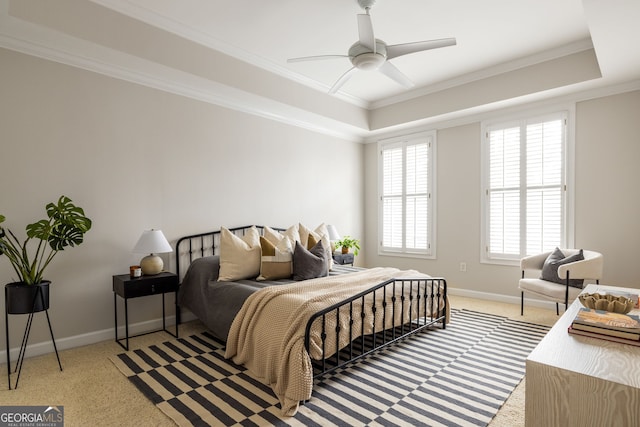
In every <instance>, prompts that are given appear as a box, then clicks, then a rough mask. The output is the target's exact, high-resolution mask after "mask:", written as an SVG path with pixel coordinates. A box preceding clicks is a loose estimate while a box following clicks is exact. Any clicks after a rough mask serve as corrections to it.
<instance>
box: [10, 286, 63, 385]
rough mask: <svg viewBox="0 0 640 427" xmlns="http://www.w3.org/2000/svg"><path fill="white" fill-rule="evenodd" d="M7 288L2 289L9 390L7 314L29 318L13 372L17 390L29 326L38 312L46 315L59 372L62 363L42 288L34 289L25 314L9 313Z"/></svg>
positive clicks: (29, 330)
mask: <svg viewBox="0 0 640 427" xmlns="http://www.w3.org/2000/svg"><path fill="white" fill-rule="evenodd" d="M8 286H10V285H6V286H5V288H4V301H5V304H4V306H5V311H4V316H5V322H4V324H5V328H6V331H5V332H6V337H7V381H8V383H9V390H11V356H10V353H11V351H10V349H11V347H10V346H9V314H28V315H29V317H28V319H27V326H26V327H25V329H24V335H23V336H22V345H21V346H20V353H19V354H18V361H17V363H16V368H15V370H14V372H17V373H18V377H17V378H16V384H15V386H14V388H18V381H20V373H21V372H22V363H23V362H24V356H25V353H26V350H27V343H28V342H29V334H30V333H31V325H32V324H33V315H34V314H35V313H38V312H40V311H44V312H45V314H46V315H47V324H48V325H49V333H50V334H51V341H53V349H54V350H55V352H56V358H57V359H58V366H59V367H60V371H62V363H60V356H59V355H58V347H56V340H55V338H54V337H53V329H52V328H51V320H50V319H49V309H48V303H47V304H45V299H44V294H43V291H42V288H41V287H40V286H37V287H36V292H35V295H34V296H33V302H32V304H31V311H30V312H26V313H21V312H17V313H9V303H8V298H9V295H8V294H9V292H8ZM38 298H40V301H38ZM38 302H40V303H41V305H39V306H38Z"/></svg>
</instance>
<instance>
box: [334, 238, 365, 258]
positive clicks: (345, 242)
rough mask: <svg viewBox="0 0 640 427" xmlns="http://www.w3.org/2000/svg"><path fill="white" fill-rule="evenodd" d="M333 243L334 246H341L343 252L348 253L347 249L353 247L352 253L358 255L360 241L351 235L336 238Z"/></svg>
mask: <svg viewBox="0 0 640 427" xmlns="http://www.w3.org/2000/svg"><path fill="white" fill-rule="evenodd" d="M335 245H336V248H340V247H341V248H342V253H343V254H348V253H349V249H351V248H353V254H354V255H356V256H357V255H358V251H360V241H359V240H358V239H354V238H353V237H351V236H344V237H343V238H342V239H340V240H338V241H337V242H336V243H335Z"/></svg>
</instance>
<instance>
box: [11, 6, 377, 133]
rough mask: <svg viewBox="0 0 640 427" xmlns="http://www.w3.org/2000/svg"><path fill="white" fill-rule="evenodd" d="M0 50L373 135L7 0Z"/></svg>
mask: <svg viewBox="0 0 640 427" xmlns="http://www.w3.org/2000/svg"><path fill="white" fill-rule="evenodd" d="M0 47H2V48H6V49H9V50H13V51H16V52H20V53H24V54H27V55H31V56H35V57H39V58H43V59H46V60H50V61H54V62H58V63H61V64H65V65H70V66H72V67H76V68H80V69H84V70H87V71H91V72H95V73H99V74H103V75H106V76H109V77H114V78H117V79H120V80H124V81H128V82H132V83H136V84H140V85H143V86H147V87H151V88H154V89H158V90H162V91H165V92H170V93H174V94H176V95H181V96H185V97H188V98H192V99H197V100H200V101H204V102H207V103H210V104H214V105H218V106H221V107H225V108H229V109H233V110H236V111H240V112H243V113H246V114H251V115H255V116H259V117H263V118H266V119H269V120H275V121H278V122H281V123H285V124H288V125H292V126H296V127H300V128H303V129H307V130H310V131H312V132H318V133H321V134H325V135H328V136H332V137H335V138H339V139H343V140H347V141H351V142H362V141H363V140H364V138H365V136H366V135H367V133H368V130H366V129H361V128H358V127H355V126H352V125H349V124H346V123H343V122H340V121H338V120H334V119H331V118H328V117H325V116H322V115H320V114H316V113H312V112H309V111H306V110H303V109H300V108H297V107H293V106H291V105H287V104H284V103H282V102H278V101H275V100H272V99H269V98H266V97H262V96H259V95H256V94H253V93H249V92H246V91H243V90H240V89H237V88H234V87H231V86H227V85H224V84H221V83H218V82H215V81H212V80H208V79H205V78H202V77H198V76H195V75H192V74H189V73H186V72H183V71H179V70H176V69H173V68H170V67H167V66H164V65H161V64H157V63H154V62H151V61H148V60H145V59H142V58H139V57H136V56H133V55H129V54H126V53H123V52H120V51H116V50H113V49H110V48H107V47H104V46H100V45H97V44H94V43H91V42H88V41H85V40H80V39H77V38H75V37H71V36H68V35H65V34H62V33H60V32H57V31H53V30H50V29H47V28H43V27H41V26H37V25H34V24H32V23H29V22H25V21H22V20H20V19H17V18H14V17H12V16H10V15H9V14H8V0H0Z"/></svg>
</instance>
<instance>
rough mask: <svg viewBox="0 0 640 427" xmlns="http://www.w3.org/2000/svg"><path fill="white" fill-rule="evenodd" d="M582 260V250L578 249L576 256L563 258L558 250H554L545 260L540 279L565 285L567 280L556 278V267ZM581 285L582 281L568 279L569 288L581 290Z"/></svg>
mask: <svg viewBox="0 0 640 427" xmlns="http://www.w3.org/2000/svg"><path fill="white" fill-rule="evenodd" d="M583 259H584V254H583V253H582V249H580V251H579V252H578V253H577V254H573V255H571V256H568V257H565V255H564V254H563V253H562V251H561V250H560V249H559V248H556V249H555V250H554V251H553V252H551V254H550V255H549V256H548V257H547V259H546V260H545V262H544V265H543V266H542V276H541V277H540V278H541V279H542V280H547V281H549V282H554V283H560V284H561V285H565V284H566V283H567V278H566V277H559V276H558V267H560V266H561V265H563V264H569V263H570V262H575V261H582V260H583ZM583 285H584V279H571V278H569V286H572V287H574V288H579V289H582V286H583Z"/></svg>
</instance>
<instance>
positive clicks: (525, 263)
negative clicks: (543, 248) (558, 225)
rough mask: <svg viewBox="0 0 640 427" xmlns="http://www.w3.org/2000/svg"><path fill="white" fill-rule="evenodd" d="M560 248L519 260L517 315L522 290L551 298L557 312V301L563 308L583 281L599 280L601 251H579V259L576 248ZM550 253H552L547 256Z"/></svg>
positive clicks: (521, 310)
mask: <svg viewBox="0 0 640 427" xmlns="http://www.w3.org/2000/svg"><path fill="white" fill-rule="evenodd" d="M560 251H561V252H562V254H560V255H558V252H557V250H556V251H549V252H545V253H543V254H539V255H532V256H528V257H525V258H522V259H521V260H520V269H521V270H522V278H521V279H520V282H519V284H518V288H519V289H520V315H522V314H523V313H524V293H525V292H527V293H529V294H532V295H535V296H538V297H543V298H546V299H550V300H552V301H555V303H556V314H559V308H558V304H559V303H564V307H565V310H566V309H567V307H568V306H569V301H573V300H574V299H576V298H577V296H578V294H579V293H580V292H582V287H583V286H584V285H583V284H582V281H583V280H584V281H586V280H591V281H595V282H596V283H600V279H601V278H602V267H603V258H602V254H600V253H598V252H594V251H587V250H582V256H583V257H584V259H580V258H582V257H581V256H580V251H581V250H579V249H560ZM550 255H552V256H551V257H550ZM562 255H564V258H562ZM576 259H578V260H576ZM545 263H546V265H545ZM556 269H557V273H556ZM543 270H544V271H543ZM543 277H544V279H543ZM576 279H577V280H578V281H577V282H576Z"/></svg>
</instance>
